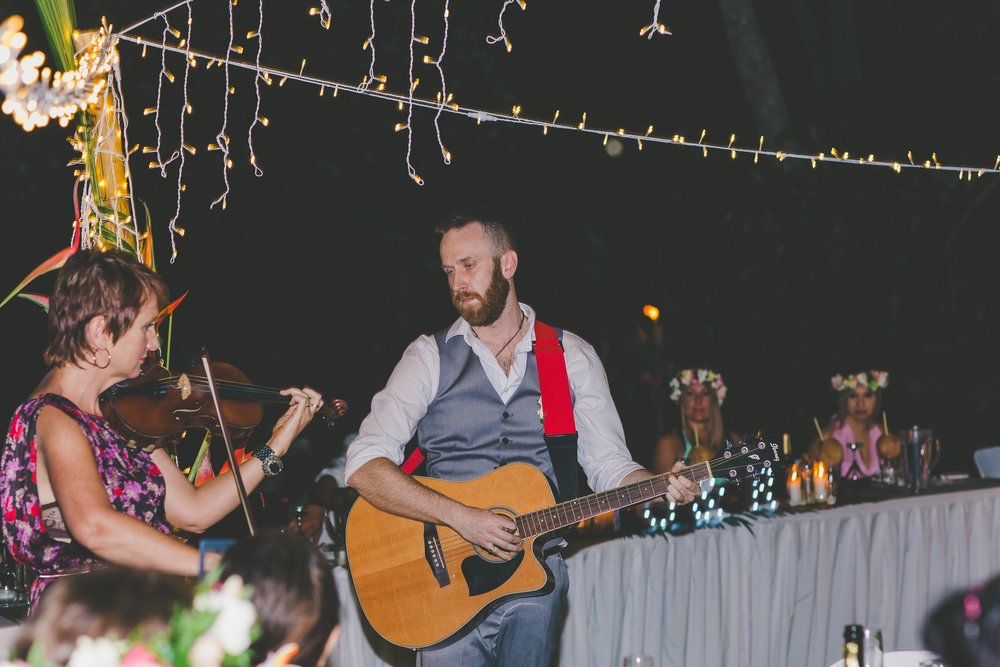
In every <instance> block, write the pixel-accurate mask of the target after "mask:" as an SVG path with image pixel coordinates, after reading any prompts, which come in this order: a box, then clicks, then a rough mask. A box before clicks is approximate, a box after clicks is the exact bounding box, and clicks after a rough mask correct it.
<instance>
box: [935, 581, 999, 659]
mask: <svg viewBox="0 0 1000 667" xmlns="http://www.w3.org/2000/svg"><path fill="white" fill-rule="evenodd" d="M923 639H924V644H925V645H926V646H927V648H928V650H930V651H933V652H934V653H936V654H937V655H938V656H940V657H941V660H942V661H943V662H944V664H946V665H948V667H998V666H1000V576H994V577H993V578H991V579H990V580H989V581H987V582H985V583H983V584H981V585H979V586H976V587H974V588H972V589H970V590H963V591H956V592H954V593H951V594H950V595H948V596H946V597H945V598H944V599H943V600H941V601H940V602H939V603H938V604H937V605H936V606H935V607H934V608H933V609H932V610H931V613H930V614H929V615H928V617H927V620H926V621H925V622H924V628H923Z"/></svg>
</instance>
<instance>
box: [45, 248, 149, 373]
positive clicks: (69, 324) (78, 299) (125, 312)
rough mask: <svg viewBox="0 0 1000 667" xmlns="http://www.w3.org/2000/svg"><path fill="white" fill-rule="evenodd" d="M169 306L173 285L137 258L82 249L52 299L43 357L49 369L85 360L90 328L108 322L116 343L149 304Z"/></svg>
mask: <svg viewBox="0 0 1000 667" xmlns="http://www.w3.org/2000/svg"><path fill="white" fill-rule="evenodd" d="M149 298H153V299H155V300H156V303H157V305H158V306H159V307H160V308H163V307H164V306H166V305H167V300H168V292H167V285H166V283H165V282H164V281H163V278H161V277H160V276H158V275H157V274H155V273H153V272H152V271H151V270H150V269H148V268H146V266H144V265H143V264H142V263H141V262H139V261H138V259H136V257H135V256H133V255H130V254H128V253H126V252H124V251H121V250H105V251H98V250H94V249H90V250H79V251H77V252H76V253H74V254H73V255H72V256H70V258H69V259H67V260H66V264H65V265H64V266H63V268H62V269H61V270H60V271H59V275H58V276H57V277H56V282H55V287H54V288H53V290H52V297H51V298H50V300H49V326H48V335H47V337H46V341H45V351H44V352H43V355H42V356H43V358H44V359H45V363H46V365H47V366H50V367H51V366H61V365H62V364H66V363H76V362H77V361H79V360H81V359H84V358H85V355H86V353H87V352H88V350H87V340H86V327H87V323H88V322H90V320H92V319H93V318H95V317H97V316H98V315H103V316H105V317H106V318H107V320H108V332H109V333H110V334H111V337H112V340H116V341H117V340H118V338H119V337H120V336H121V335H122V334H124V333H125V332H126V331H128V329H129V327H131V326H132V323H133V322H135V318H136V317H138V315H139V311H140V310H141V309H142V305H143V303H145V302H146V300H147V299H149Z"/></svg>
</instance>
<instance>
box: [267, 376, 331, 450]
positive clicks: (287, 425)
mask: <svg viewBox="0 0 1000 667" xmlns="http://www.w3.org/2000/svg"><path fill="white" fill-rule="evenodd" d="M281 393H282V394H283V395H284V396H288V397H289V398H290V399H291V405H289V406H288V410H286V411H285V414H283V415H281V417H280V418H279V419H278V421H277V423H276V424H275V425H274V430H273V431H272V432H271V439H270V440H269V441H268V445H269V446H270V447H271V449H273V450H274V453H275V454H277V455H278V456H284V455H285V452H287V451H288V448H289V447H291V446H292V441H294V440H295V438H297V437H298V435H299V433H301V432H302V429H304V428H305V427H306V426H308V425H309V422H311V421H312V419H313V417H315V416H316V413H317V412H319V409H320V408H321V407H323V397H322V396H320V394H319V392H317V391H316V390H315V389H311V388H309V387H303V388H302V389H299V388H297V387H289V388H288V389H282V390H281Z"/></svg>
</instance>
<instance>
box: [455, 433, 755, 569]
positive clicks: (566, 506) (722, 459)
mask: <svg viewBox="0 0 1000 667" xmlns="http://www.w3.org/2000/svg"><path fill="white" fill-rule="evenodd" d="M763 449H765V448H764V447H758V448H756V449H748V450H747V451H746V452H739V453H737V454H735V455H731V456H729V457H726V456H719V457H717V458H715V459H712V460H711V461H708V462H703V463H696V464H694V465H691V466H687V467H686V468H683V469H681V470H678V471H677V472H676V473H663V474H662V475H656V476H654V477H651V478H648V479H644V480H641V481H639V482H633V483H632V484H627V485H625V486H622V487H617V488H615V489H610V490H608V491H604V492H602V493H595V494H592V495H590V496H585V497H584V498H577V499H576V500H571V501H567V502H564V503H558V504H556V505H552V506H550V507H545V508H541V509H538V510H532V511H530V512H525V513H524V514H520V515H518V516H517V517H516V518H515V520H516V521H518V520H519V522H520V525H522V526H524V525H525V523H526V521H528V520H530V517H533V516H534V517H535V518H536V520H537V519H538V518H539V517H541V515H542V513H547V514H548V518H550V519H552V520H554V521H556V522H557V523H558V524H560V525H558V526H555V527H553V528H552V529H551V530H548V531H541V532H532V534H530V535H526V536H522V541H523V540H524V539H529V538H532V537H538V536H541V535H545V534H546V533H551V532H554V531H556V530H560V529H562V528H566V527H569V526H571V525H573V524H575V523H578V522H577V521H575V520H574V521H571V522H569V523H565V519H562V518H560V517H559V512H560V509H561V510H562V512H563V514H564V515H565V516H566V517H569V512H571V511H573V509H572V508H571V507H570V505H572V504H573V503H576V504H577V505H578V506H581V505H585V507H584V508H583V509H584V510H593V509H595V508H594V506H593V505H594V503H595V502H596V503H597V508H596V509H598V510H600V511H597V512H595V513H594V514H593V515H592V517H593V516H599V515H601V514H607V513H609V512H613V511H615V510H616V509H624V508H626V507H632V506H634V505H638V504H639V503H642V502H646V501H648V500H650V499H652V498H658V497H660V496H663V495H665V494H666V488H664V493H656V494H654V495H653V496H650V497H649V498H643V499H642V500H639V501H636V502H631V496H632V491H637V492H638V493H639V494H640V495H642V494H643V489H642V486H644V485H645V486H646V487H648V488H649V489H650V490H652V491H655V490H656V489H655V488H653V487H654V486H655V485H656V484H658V483H660V482H664V483H665V484H669V478H670V476H671V475H682V476H684V477H686V478H688V479H690V480H691V481H698V475H697V474H696V472H695V471H696V469H698V468H701V467H704V468H705V469H706V470H705V471H704V474H703V478H704V477H705V476H706V475H707V474H708V473H710V472H711V471H712V469H713V468H720V467H722V466H723V464H725V466H726V467H730V468H731V467H732V466H733V465H734V464H736V463H738V462H739V461H740V460H741V459H743V458H744V457H747V456H749V455H750V454H753V453H755V452H756V451H758V450H763ZM767 463H769V462H767ZM765 467H767V466H765ZM622 492H625V493H627V494H628V496H629V501H630V502H629V503H628V504H625V505H620V506H619V507H617V508H613V509H601V507H600V504H601V500H600V496H605V497H607V498H609V499H610V497H611V496H610V494H614V495H615V496H618V495H619V494H621V495H624V493H622ZM588 518H591V517H588ZM525 527H526V528H529V529H530V528H531V527H530V526H525ZM440 542H441V546H442V550H444V551H447V550H448V549H450V548H452V547H454V546H455V545H456V544H464V545H466V548H464V549H462V551H463V552H471V553H475V549H476V547H474V546H473V544H472V543H471V542H469V541H468V540H466V539H465V538H464V537H462V536H461V535H460V534H458V533H457V532H454V533H452V534H451V535H450V536H448V537H444V538H441V540H440ZM445 555H448V554H447V553H446V554H445ZM452 555H455V554H454V553H453V554H452Z"/></svg>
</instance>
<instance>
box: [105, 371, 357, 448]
mask: <svg viewBox="0 0 1000 667" xmlns="http://www.w3.org/2000/svg"><path fill="white" fill-rule="evenodd" d="M151 359H152V358H151ZM211 369H212V375H213V376H214V378H215V384H216V387H217V389H218V392H219V399H220V406H221V412H222V419H223V420H224V421H225V424H226V426H227V427H228V429H229V433H230V434H231V436H232V437H233V439H234V440H242V439H244V438H248V437H249V436H250V434H251V433H252V432H253V429H254V428H255V427H256V426H257V425H258V424H259V423H260V420H261V418H262V417H263V414H264V408H263V404H265V403H280V404H283V405H287V404H288V403H289V401H290V399H289V397H288V396H283V395H282V394H281V393H279V390H278V389H273V388H270V387H259V386H257V385H254V384H251V383H250V378H248V377H247V376H246V374H245V373H243V371H241V370H239V369H238V368H236V367H235V366H233V365H231V364H227V363H223V362H212V364H211ZM100 405H101V411H102V412H103V413H104V417H105V418H106V419H107V420H108V421H109V422H110V423H111V426H112V428H114V429H115V430H116V431H117V432H118V433H119V434H121V435H122V436H123V437H124V438H126V439H127V440H129V441H130V442H129V444H130V445H132V446H135V447H141V448H143V449H153V448H156V447H162V446H164V445H167V444H171V443H175V442H177V441H179V440H180V436H181V434H182V433H183V432H184V431H185V430H187V429H189V428H204V429H206V430H209V431H211V432H212V433H214V434H216V435H218V434H220V432H221V425H220V423H219V422H220V420H219V414H218V412H217V411H216V407H215V403H214V402H213V400H212V394H211V390H210V387H209V381H208V378H207V377H206V375H205V371H204V370H195V369H194V368H192V369H191V370H189V371H187V372H184V373H175V372H172V371H170V370H168V369H167V368H165V367H164V366H163V365H161V364H160V363H158V362H156V360H155V359H152V363H147V364H146V365H145V366H144V367H143V370H142V372H141V373H140V374H139V375H138V376H137V377H135V378H132V379H130V380H126V381H125V382H120V383H118V384H116V385H114V386H113V387H111V388H109V389H108V390H107V391H105V392H104V393H103V394H101V399H100ZM345 412H347V403H346V402H345V401H343V400H341V399H339V398H338V399H334V400H332V401H330V402H329V403H324V404H323V407H322V408H320V410H319V412H318V413H317V414H318V415H319V417H320V419H321V420H322V421H323V422H325V423H326V424H327V425H328V426H332V425H333V424H334V422H335V421H336V420H337V419H338V418H340V417H342V416H343V415H344V413H345Z"/></svg>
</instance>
